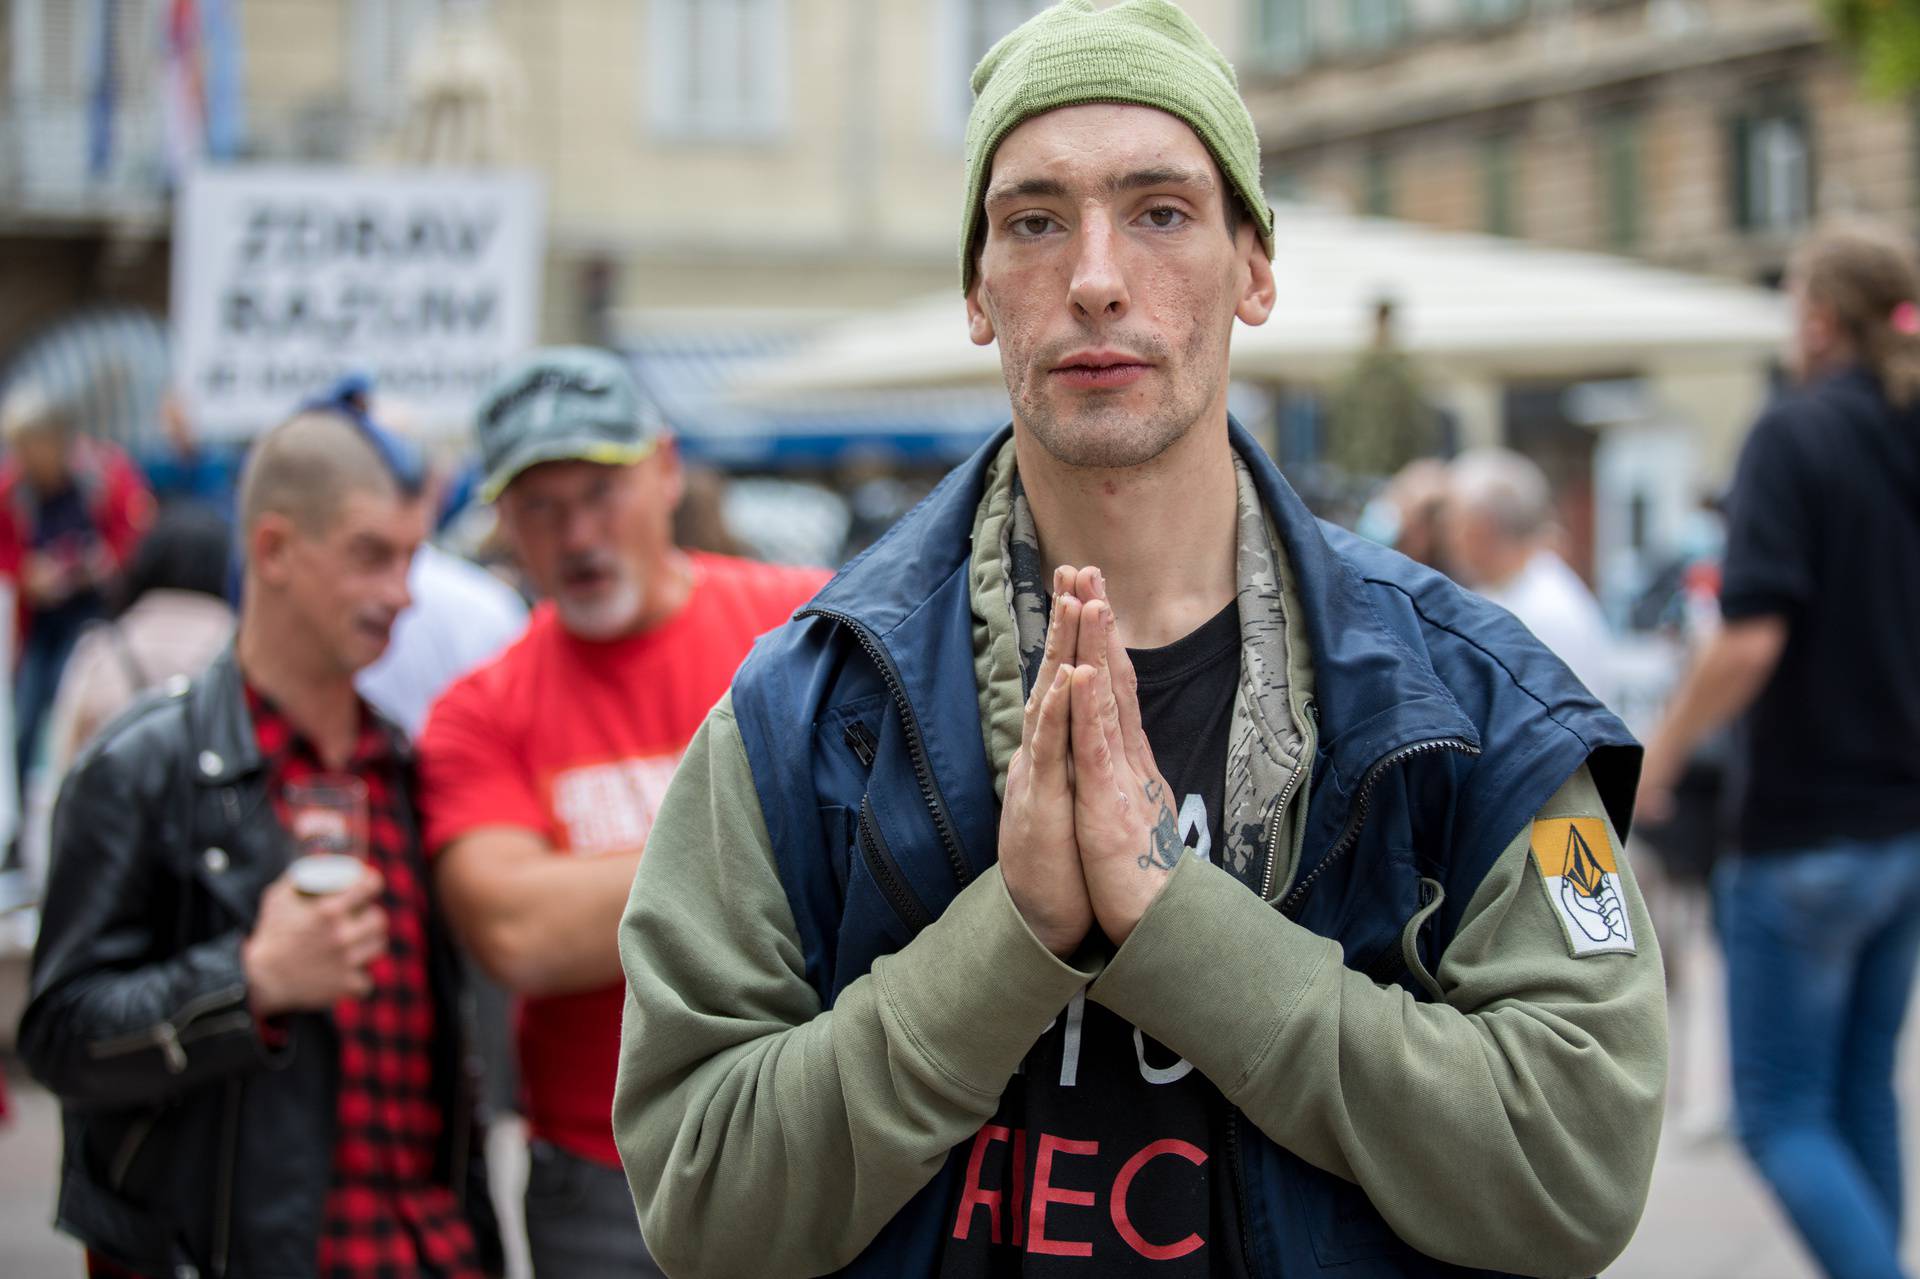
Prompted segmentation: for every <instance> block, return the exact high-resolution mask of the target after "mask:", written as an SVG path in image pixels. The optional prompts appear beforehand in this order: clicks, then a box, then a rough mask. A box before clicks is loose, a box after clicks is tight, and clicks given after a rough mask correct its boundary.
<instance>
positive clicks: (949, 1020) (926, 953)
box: [873, 866, 1093, 1097]
mask: <svg viewBox="0 0 1920 1279" xmlns="http://www.w3.org/2000/svg"><path fill="white" fill-rule="evenodd" d="M873 973H874V978H875V981H876V982H877V983H878V986H879V991H880V997H881V1001H882V1004H883V1006H884V1007H885V1009H886V1010H887V1011H888V1012H889V1013H890V1014H891V1015H892V1016H893V1017H895V1018H897V1019H898V1021H899V1023H900V1025H901V1027H902V1029H903V1030H904V1031H905V1032H906V1034H907V1036H908V1038H909V1039H910V1040H911V1041H912V1042H913V1043H914V1044H915V1045H916V1046H917V1047H918V1048H919V1050H920V1052H921V1053H922V1055H923V1056H924V1057H925V1058H926V1059H927V1061H928V1062H929V1063H930V1064H932V1065H933V1066H934V1067H935V1068H936V1069H938V1070H939V1071H940V1072H941V1073H942V1074H943V1075H945V1076H946V1077H947V1078H948V1079H950V1080H951V1081H953V1082H954V1083H956V1084H958V1085H960V1086H961V1087H963V1088H966V1089H968V1090H970V1091H972V1092H975V1093H979V1094H981V1095H983V1096H993V1097H997V1096H998V1095H999V1094H1000V1092H1001V1091H1002V1090H1003V1089H1004V1088H1005V1087H1006V1082H1007V1080H1008V1079H1009V1078H1011V1077H1012V1075H1013V1072H1014V1070H1015V1069H1016V1068H1017V1067H1018V1066H1019V1064H1020V1061H1021V1059H1022V1058H1024V1057H1025V1056H1026V1054H1027V1050H1028V1049H1029V1048H1031V1047H1032V1046H1033V1044H1034V1041H1035V1040H1037V1039H1038V1038H1039V1037H1040V1036H1041V1034H1042V1033H1044V1032H1045V1030H1046V1028H1047V1026H1048V1024H1049V1023H1050V1022H1052V1020H1053V1019H1054V1018H1055V1017H1056V1016H1058V1015H1059V1013H1060V1010H1061V1009H1062V1008H1064V1007H1066V1004H1067V1001H1068V1000H1070V999H1072V998H1073V996H1074V992H1076V991H1078V990H1079V989H1080V988H1081V987H1083V986H1085V985H1086V984H1087V982H1088V981H1089V980H1090V979H1091V978H1092V977H1093V970H1091V969H1086V970H1083V969H1080V968H1076V967H1074V966H1073V965H1071V964H1067V963H1064V962H1062V961H1061V960H1060V959H1059V958H1058V957H1057V956H1055V955H1054V953H1053V952H1052V951H1050V950H1048V949H1047V948H1046V947H1045V946H1044V945H1042V944H1041V942H1040V940H1039V939H1038V938H1037V937H1035V936H1034V935H1033V932H1032V930H1031V929H1029V928H1028V927H1027V923H1026V920H1025V919H1023V918H1022V917H1021V915H1020V911H1019V908H1018V907H1016V906H1015V905H1014V904H1013V899H1012V898H1011V897H1010V896H1008V895H1007V886H1006V881H1005V880H1004V879H1002V878H1001V875H1000V868H999V867H997V866H996V867H993V868H992V869H990V870H989V871H988V872H987V873H986V874H984V875H982V876H980V878H979V879H977V880H975V881H974V882H973V883H972V884H969V885H968V886H967V887H966V888H965V889H964V890H963V891H962V892H961V893H960V895H959V896H958V897H955V898H954V899H953V902H952V904H951V905H949V906H948V907H947V909H946V910H945V911H944V912H942V913H941V915H940V918H939V919H937V920H935V921H934V922H933V923H932V924H931V925H929V926H928V927H927V928H926V930H925V931H924V932H922V933H921V934H920V935H919V936H918V937H916V938H915V939H914V940H913V942H912V944H910V945H909V946H907V947H906V948H905V949H903V950H901V951H900V952H899V953H897V954H895V955H891V956H888V957H885V958H882V959H880V960H877V961H875V963H874V966H873Z"/></svg>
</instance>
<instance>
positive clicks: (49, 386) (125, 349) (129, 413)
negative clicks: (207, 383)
mask: <svg viewBox="0 0 1920 1279" xmlns="http://www.w3.org/2000/svg"><path fill="white" fill-rule="evenodd" d="M169 378H170V369H169V364H168V354H167V326H166V321H165V320H164V319H162V318H161V317H160V316H157V315H155V314H153V313H152V312H149V311H144V310H140V309H138V308H135V307H111V308H100V309H89V310H82V311H76V312H74V313H72V314H70V315H69V316H67V317H66V318H64V319H62V320H58V321H56V322H55V323H54V324H52V325H51V326H49V327H48V328H46V329H43V330H42V331H41V332H40V333H38V334H36V335H35V336H34V337H32V338H29V339H28V340H27V341H26V342H25V343H24V344H22V345H21V347H20V348H19V349H18V351H17V352H16V353H15V354H14V355H13V357H12V358H11V359H10V360H8V361H7V362H6V364H5V366H4V369H3V370H0V398H3V397H4V396H5V395H7V394H8V393H10V392H11V391H12V390H13V389H14V388H15V387H17V386H34V387H37V388H38V389H39V390H40V391H42V392H43V393H44V394H45V395H46V396H47V397H48V398H50V399H52V400H53V401H55V402H56V403H59V404H63V405H66V406H68V407H69V408H71V409H72V410H73V413H74V420H75V422H76V423H77V424H78V425H79V427H80V429H81V430H83V431H85V432H86V433H87V434H89V435H92V436H96V437H98V438H101V439H108V440H112V441H113V442H114V443H116V444H119V445H121V446H123V447H125V448H127V449H129V450H132V451H136V452H138V451H141V448H142V446H143V445H146V444H148V443H150V442H152V441H155V440H157V439H159V438H160V435H161V426H160V403H161V400H162V399H163V398H165V396H166V393H167V386H168V382H169Z"/></svg>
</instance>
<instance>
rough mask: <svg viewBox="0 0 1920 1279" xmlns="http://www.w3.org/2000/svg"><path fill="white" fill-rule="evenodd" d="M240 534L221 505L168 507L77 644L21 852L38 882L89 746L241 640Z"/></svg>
mask: <svg viewBox="0 0 1920 1279" xmlns="http://www.w3.org/2000/svg"><path fill="white" fill-rule="evenodd" d="M232 540H233V539H232V533H231V530H230V529H229V527H228V525H227V521H226V519H225V518H224V517H223V516H221V515H219V514H218V513H216V512H213V511H209V510H207V509H206V508H204V507H196V506H192V505H187V504H177V505H172V506H165V507H162V508H161V511H160V514H159V515H158V516H156V517H155V519H154V523H153V527H152V529H150V530H149V531H148V533H147V535H146V536H145V537H143V538H142V539H140V548H139V549H138V550H137V551H135V552H134V554H133V560H132V562H131V563H129V564H128V565H127V568H126V571H125V572H124V573H122V574H121V576H120V579H119V580H118V581H117V582H115V583H114V585H113V587H112V589H111V590H110V591H109V592H108V603H107V607H108V613H107V616H106V617H105V618H104V619H102V620H101V621H98V622H95V623H93V624H92V625H90V626H89V627H88V628H87V630H86V632H85V633H84V634H83V635H81V637H80V642H79V643H78V644H77V645H75V646H74V650H73V657H72V659H71V660H70V661H68V663H67V669H66V672H65V673H64V674H63V675H62V676H61V677H60V691H59V693H58V694H57V695H56V696H55V697H54V701H53V710H52V713H51V715H50V717H49V719H48V721H47V731H46V742H45V749H44V751H43V752H42V753H43V755H44V756H45V767H44V768H43V769H42V770H41V771H40V772H39V774H38V775H37V776H36V778H35V780H34V782H33V785H32V786H31V788H30V790H29V793H28V795H27V796H26V803H25V808H26V817H25V825H24V826H23V828H22V830H21V837H20V852H21V860H22V862H23V863H24V864H25V867H26V871H27V875H28V878H29V882H31V883H33V884H35V885H39V884H42V883H44V882H45V878H46V864H47V849H48V836H49V829H48V824H49V820H50V818H51V815H52V807H53V797H54V795H55V794H56V793H57V792H58V790H59V787H60V783H61V781H62V779H64V778H65V777H66V775H67V770H68V769H69V768H71V767H72V765H73V761H74V759H75V757H76V756H78V755H79V753H80V750H81V748H82V747H84V746H85V745H86V744H87V743H88V742H89V741H90V740H92V738H93V736H94V735H95V734H96V733H98V732H99V731H100V730H101V729H102V728H104V727H106V725H107V724H108V723H109V722H110V721H111V720H112V719H113V718H114V716H116V715H118V714H119V713H120V712H121V711H123V710H125V709H126V708H127V707H128V706H130V705H131V704H132V703H133V700H134V699H135V698H136V697H138V696H139V695H140V694H141V693H143V692H145V691H146V690H147V689H150V688H155V687H157V686H159V685H161V684H163V683H165V682H166V681H168V680H170V679H173V678H174V677H176V676H181V675H195V674H198V673H199V672H200V671H201V670H204V669H205V668H206V666H207V665H208V664H209V663H210V662H212V661H213V659H214V658H215V657H217V656H219V654H220V650H221V649H223V648H225V647H226V646H227V645H228V644H229V643H231V642H232V640H233V625H234V616H233V609H232V607H231V606H230V605H229V604H228V603H227V600H226V597H225V595H224V594H223V592H224V590H225V588H226V582H227V565H228V562H229V555H230V549H229V548H230V546H231V543H232Z"/></svg>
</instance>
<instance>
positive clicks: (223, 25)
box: [200, 0, 247, 160]
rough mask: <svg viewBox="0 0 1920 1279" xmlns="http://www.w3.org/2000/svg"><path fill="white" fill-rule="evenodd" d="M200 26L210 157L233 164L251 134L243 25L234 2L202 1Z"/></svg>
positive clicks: (224, 0) (219, 0) (226, 0)
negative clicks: (244, 75)
mask: <svg viewBox="0 0 1920 1279" xmlns="http://www.w3.org/2000/svg"><path fill="white" fill-rule="evenodd" d="M200 26H201V34H202V36H203V38H204V39H205V42H206V46H205V47H206V125H207V154H208V155H209V156H211V157H212V158H213V159H215V160H232V159H235V158H237V157H238V156H239V154H240V148H241V147H242V146H243V145H244V143H245V141H246V134H247V109H246V92H245V89H244V87H243V86H242V84H241V74H242V68H241V60H240V24H239V22H238V21H237V20H236V19H235V18H234V15H233V0H201V5H200Z"/></svg>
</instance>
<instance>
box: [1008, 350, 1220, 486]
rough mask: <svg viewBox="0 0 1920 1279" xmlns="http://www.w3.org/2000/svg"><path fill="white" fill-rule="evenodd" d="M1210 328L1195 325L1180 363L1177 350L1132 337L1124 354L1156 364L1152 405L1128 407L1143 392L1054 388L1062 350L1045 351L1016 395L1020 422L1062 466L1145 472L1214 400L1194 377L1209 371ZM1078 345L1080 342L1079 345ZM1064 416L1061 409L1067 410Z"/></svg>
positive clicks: (1151, 373) (1152, 375) (1152, 373)
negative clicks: (1205, 369)
mask: <svg viewBox="0 0 1920 1279" xmlns="http://www.w3.org/2000/svg"><path fill="white" fill-rule="evenodd" d="M1209 336H1210V335H1209V333H1208V332H1207V330H1206V328H1205V326H1196V327H1195V328H1194V330H1193V332H1192V333H1190V334H1189V335H1188V337H1187V341H1186V344H1185V346H1184V348H1183V349H1182V350H1181V351H1180V353H1179V357H1178V358H1177V359H1174V358H1170V357H1171V356H1172V353H1173V349H1172V347H1171V346H1170V345H1169V344H1168V343H1166V342H1164V341H1161V340H1158V339H1146V338H1141V339H1132V340H1129V341H1127V342H1126V343H1124V345H1125V346H1126V347H1127V349H1129V350H1131V351H1132V352H1134V353H1135V354H1137V355H1140V356H1142V357H1144V358H1146V359H1148V360H1150V361H1152V362H1153V368H1152V369H1151V370H1150V371H1149V372H1148V374H1147V378H1146V379H1143V381H1147V382H1148V387H1147V389H1149V390H1150V391H1151V390H1153V389H1155V388H1152V387H1151V385H1150V380H1151V379H1155V378H1159V379H1164V381H1165V385H1164V386H1163V387H1162V388H1158V389H1159V394H1158V395H1157V396H1156V397H1155V398H1154V399H1153V400H1152V401H1150V402H1149V403H1148V404H1146V405H1144V406H1141V405H1137V404H1130V403H1128V395H1129V393H1130V392H1132V391H1137V390H1139V389H1141V384H1139V383H1136V384H1135V386H1134V387H1132V388H1129V390H1128V391H1113V392H1096V393H1093V394H1086V395H1077V394H1074V393H1072V392H1069V391H1067V390H1065V389H1064V388H1056V387H1053V386H1051V385H1050V381H1051V379H1052V377H1053V375H1052V373H1050V372H1049V370H1050V369H1052V368H1053V367H1055V365H1057V364H1058V362H1059V359H1060V358H1061V357H1062V356H1064V355H1065V354H1066V352H1065V351H1057V352H1056V351H1047V352H1044V353H1041V354H1040V356H1039V357H1038V358H1036V359H1034V360H1033V361H1031V362H1030V363H1029V365H1028V367H1029V368H1030V369H1032V370H1033V373H1032V376H1031V378H1030V379H1029V380H1028V381H1027V382H1026V384H1025V388H1024V390H1023V392H1022V393H1021V394H1020V395H1018V396H1017V397H1015V408H1016V410H1017V412H1018V416H1019V419H1020V424H1021V425H1022V426H1024V427H1025V428H1026V429H1027V431H1028V432H1029V433H1031V434H1032V436H1033V438H1034V442H1035V443H1037V444H1038V445H1039V446H1040V447H1041V448H1042V449H1044V450H1045V451H1046V452H1047V454H1048V456H1050V457H1052V458H1053V459H1054V460H1055V461H1057V462H1059V463H1060V464H1062V465H1063V466H1068V467H1073V468H1077V469H1086V470H1125V469H1128V468H1131V467H1138V466H1145V465H1147V464H1148V463H1149V462H1152V461H1153V460H1154V459H1156V458H1158V457H1159V456H1160V455H1161V454H1163V453H1165V452H1166V451H1167V450H1168V449H1170V448H1172V447H1173V446H1174V445H1176V444H1178V443H1179V442H1180V441H1181V440H1183V439H1185V438H1186V436H1187V433H1188V432H1189V431H1191V430H1192V429H1193V427H1194V425H1195V424H1196V423H1198V422H1199V420H1200V416H1201V415H1202V414H1203V413H1205V412H1206V409H1207V405H1208V404H1209V403H1210V402H1211V400H1212V398H1213V396H1212V391H1211V389H1210V388H1209V387H1208V386H1206V385H1204V384H1203V383H1201V382H1200V381H1199V380H1198V379H1197V378H1195V377H1194V376H1193V371H1194V370H1196V369H1199V368H1202V367H1204V366H1205V356H1204V352H1205V351H1206V348H1207V346H1208V337H1209ZM1076 345H1078V344H1076ZM1063 410H1064V411H1063Z"/></svg>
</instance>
